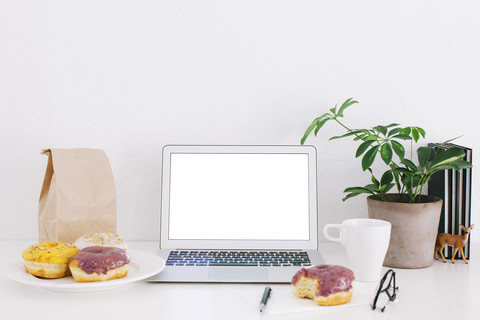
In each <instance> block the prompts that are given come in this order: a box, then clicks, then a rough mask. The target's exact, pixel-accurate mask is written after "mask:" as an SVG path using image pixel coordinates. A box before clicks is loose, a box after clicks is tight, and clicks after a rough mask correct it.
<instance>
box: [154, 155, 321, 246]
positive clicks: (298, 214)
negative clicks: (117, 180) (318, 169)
mask: <svg viewBox="0 0 480 320" xmlns="http://www.w3.org/2000/svg"><path fill="white" fill-rule="evenodd" d="M184 147H186V146H184ZM285 147H286V146H285ZM206 148H207V149H208V151H207V150H202V147H201V146H197V148H195V149H196V150H192V151H187V150H184V149H183V148H180V149H178V150H175V148H173V149H172V150H169V152H168V155H165V154H164V161H166V162H167V164H168V165H167V166H168V172H165V165H164V176H163V183H162V185H163V188H162V189H163V190H162V192H163V193H165V192H166V193H168V199H167V198H166V197H165V195H164V196H163V202H162V224H163V223H166V224H167V225H166V226H164V225H162V232H167V235H165V234H163V235H162V238H167V239H168V241H172V242H176V241H179V242H182V243H188V242H191V243H192V246H193V247H196V245H197V244H198V243H202V242H203V243H216V242H218V243H223V244H225V242H243V243H275V242H277V243H282V242H290V241H291V242H302V241H303V242H310V241H311V240H313V239H312V238H314V239H315V241H316V236H315V235H314V234H312V230H313V228H312V225H311V224H312V219H311V218H312V217H311V215H312V209H313V212H314V215H316V202H312V201H311V200H312V199H311V197H312V195H313V196H314V197H316V194H312V190H311V189H312V181H311V180H312V172H311V170H312V163H311V161H314V159H312V158H311V154H310V153H309V152H306V150H307V149H299V150H297V151H296V152H292V150H291V149H288V148H285V149H284V150H283V148H281V147H280V148H275V149H271V148H268V147H267V148H261V147H259V146H257V148H255V147H253V149H250V148H248V147H240V149H238V148H235V147H234V146H233V147H232V146H231V147H229V148H227V149H224V148H222V147H221V146H217V147H214V146H209V147H206ZM244 148H248V150H247V149H244ZM187 149H188V147H187ZM301 150H304V152H301ZM314 166H315V165H314ZM166 179H167V181H165V180H166ZM314 180H315V179H314ZM314 189H315V187H314ZM312 203H313V205H314V206H315V208H312ZM164 211H165V212H164ZM164 214H166V215H168V218H167V219H165V218H164V217H163V215H164ZM165 227H166V228H165ZM315 230H316V225H315ZM244 246H245V245H243V247H244ZM262 247H275V246H274V245H273V246H272V245H262Z"/></svg>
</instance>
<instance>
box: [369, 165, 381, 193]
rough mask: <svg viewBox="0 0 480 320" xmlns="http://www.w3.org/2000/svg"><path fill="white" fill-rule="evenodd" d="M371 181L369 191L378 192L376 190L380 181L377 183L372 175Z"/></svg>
mask: <svg viewBox="0 0 480 320" xmlns="http://www.w3.org/2000/svg"><path fill="white" fill-rule="evenodd" d="M369 169H370V168H369ZM371 180H372V183H373V184H372V185H370V186H369V188H370V190H378V188H380V181H378V180H377V178H375V177H374V175H373V174H372V179H371Z"/></svg>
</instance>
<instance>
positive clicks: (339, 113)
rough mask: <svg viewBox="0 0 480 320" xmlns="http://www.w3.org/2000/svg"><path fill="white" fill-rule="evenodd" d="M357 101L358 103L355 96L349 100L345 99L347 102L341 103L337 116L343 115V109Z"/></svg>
mask: <svg viewBox="0 0 480 320" xmlns="http://www.w3.org/2000/svg"><path fill="white" fill-rule="evenodd" d="M355 103H358V101H356V100H353V98H348V99H347V100H345V102H344V103H343V104H342V105H341V107H340V109H338V112H337V116H338V117H343V111H344V110H345V109H346V108H348V107H350V106H351V105H352V104H355Z"/></svg>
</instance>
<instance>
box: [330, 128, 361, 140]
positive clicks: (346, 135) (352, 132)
mask: <svg viewBox="0 0 480 320" xmlns="http://www.w3.org/2000/svg"><path fill="white" fill-rule="evenodd" d="M362 132H363V131H362V130H352V131H350V132H347V133H345V134H342V135H341V136H335V137H331V138H330V139H328V140H335V139H340V138H345V137H349V136H353V135H357V134H359V133H362Z"/></svg>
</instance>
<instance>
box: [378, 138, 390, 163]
mask: <svg viewBox="0 0 480 320" xmlns="http://www.w3.org/2000/svg"><path fill="white" fill-rule="evenodd" d="M380 155H381V156H382V159H383V162H385V164H387V165H388V164H389V163H390V161H392V156H393V152H392V148H391V147H390V145H389V144H388V143H384V144H383V145H382V148H381V149H380Z"/></svg>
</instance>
